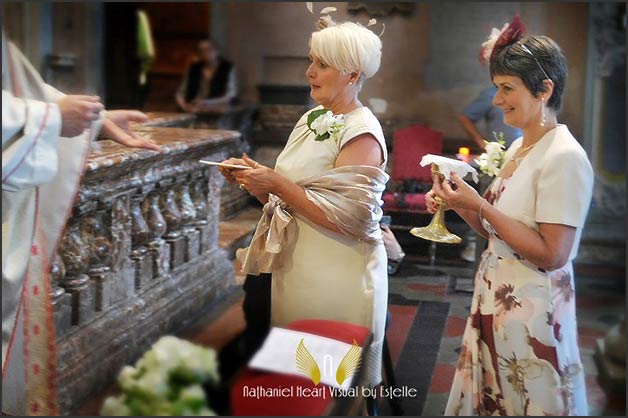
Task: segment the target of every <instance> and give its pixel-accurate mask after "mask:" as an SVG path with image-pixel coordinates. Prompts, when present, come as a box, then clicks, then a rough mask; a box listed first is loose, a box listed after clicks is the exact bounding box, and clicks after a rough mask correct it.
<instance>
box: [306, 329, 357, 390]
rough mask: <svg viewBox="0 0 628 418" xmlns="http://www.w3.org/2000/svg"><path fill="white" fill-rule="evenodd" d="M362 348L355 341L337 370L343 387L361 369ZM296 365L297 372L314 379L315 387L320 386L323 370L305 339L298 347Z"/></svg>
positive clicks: (338, 379) (337, 378)
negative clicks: (306, 344)
mask: <svg viewBox="0 0 628 418" xmlns="http://www.w3.org/2000/svg"><path fill="white" fill-rule="evenodd" d="M360 362H361V358H360V346H359V345H358V343H357V341H356V340H355V339H354V340H353V345H352V346H351V348H350V349H349V351H347V354H345V355H344V357H343V358H342V360H341V361H340V364H339V365H338V369H337V370H336V382H337V383H338V384H339V385H341V386H342V383H343V382H344V381H345V380H346V379H347V378H348V377H350V376H352V375H353V374H355V372H356V371H357V370H358V368H359V367H360ZM296 363H297V370H298V371H299V372H300V373H303V374H304V375H306V376H308V377H309V378H310V379H312V382H314V384H315V385H318V384H319V383H320V381H321V369H320V368H319V367H318V364H317V363H316V360H315V359H314V356H312V353H310V352H309V350H308V349H307V347H306V346H305V344H304V342H303V338H301V342H299V345H298V346H297V351H296Z"/></svg>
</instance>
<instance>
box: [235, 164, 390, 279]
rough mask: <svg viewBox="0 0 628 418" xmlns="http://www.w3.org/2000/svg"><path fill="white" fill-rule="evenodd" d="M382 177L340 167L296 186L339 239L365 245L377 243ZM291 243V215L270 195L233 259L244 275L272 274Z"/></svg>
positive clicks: (294, 228)
mask: <svg viewBox="0 0 628 418" xmlns="http://www.w3.org/2000/svg"><path fill="white" fill-rule="evenodd" d="M387 181H388V174H386V173H385V172H384V171H383V170H381V169H379V168H376V167H370V166H362V165H351V166H343V167H338V168H334V169H331V170H329V171H326V172H324V173H322V174H320V175H317V176H312V177H307V178H305V179H302V180H300V181H298V182H297V184H299V185H300V186H302V187H303V188H304V189H305V195H306V197H307V198H308V199H309V200H310V201H311V202H312V203H314V204H315V205H316V206H318V207H319V208H320V209H321V210H322V211H323V213H324V214H325V216H326V217H327V219H328V220H329V221H330V222H332V223H333V224H334V225H336V226H337V227H338V229H340V231H342V233H343V234H345V235H347V236H349V237H352V238H355V239H356V240H361V241H366V242H373V243H377V242H381V239H382V233H381V229H380V227H379V221H380V219H381V217H382V209H381V203H382V202H381V201H380V197H381V193H382V192H383V191H384V188H385V186H386V182H387ZM296 237H297V225H296V222H295V221H294V219H293V216H292V210H291V208H290V207H288V205H287V204H286V203H285V202H283V201H282V200H281V199H279V198H278V197H277V196H275V195H273V194H270V195H269V197H268V202H267V203H266V204H265V205H264V210H263V213H262V217H261V219H260V220H259V222H258V224H257V229H256V230H255V234H254V235H253V239H252V240H251V245H250V246H249V247H248V248H242V249H239V250H238V251H237V253H236V256H237V258H238V260H239V261H240V262H241V263H242V271H243V272H244V273H247V274H254V275H258V274H260V273H272V271H273V270H274V269H277V268H280V267H281V266H282V265H283V263H284V262H285V258H286V256H287V253H288V252H289V248H291V246H292V245H293V244H294V242H295V240H296Z"/></svg>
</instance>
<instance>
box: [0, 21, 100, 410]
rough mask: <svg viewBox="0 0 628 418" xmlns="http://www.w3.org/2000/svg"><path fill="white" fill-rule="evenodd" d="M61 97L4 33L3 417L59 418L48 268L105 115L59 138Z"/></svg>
mask: <svg viewBox="0 0 628 418" xmlns="http://www.w3.org/2000/svg"><path fill="white" fill-rule="evenodd" d="M62 97H63V93H61V92H60V91H58V90H56V89H55V88H53V87H52V86H50V85H48V84H46V83H45V82H44V81H43V80H42V79H41V77H40V76H39V74H38V73H37V71H36V70H35V69H34V68H33V67H32V65H31V64H30V63H29V62H28V60H27V59H26V58H25V57H24V56H23V55H22V53H21V52H20V51H19V50H18V48H17V47H16V46H15V45H13V44H12V43H11V42H7V40H6V38H5V35H4V32H3V33H2V412H5V413H10V414H14V415H48V414H55V413H56V412H57V410H56V352H55V349H54V342H55V332H54V317H53V312H52V310H51V306H50V295H49V293H50V282H49V268H50V267H49V263H50V257H51V256H52V255H53V254H54V252H55V249H56V246H57V243H58V240H59V238H60V236H61V233H62V230H63V228H64V226H65V223H66V220H67V218H68V216H69V214H70V210H71V208H72V203H73V200H74V196H75V195H76V192H77V190H78V184H79V180H80V178H81V174H82V171H83V166H84V159H85V156H86V155H87V152H88V150H89V144H90V142H91V140H92V138H93V137H94V135H96V134H97V133H98V131H99V129H100V126H101V124H102V119H103V117H104V112H102V114H101V118H100V119H99V120H98V121H96V122H94V124H93V125H92V126H91V128H90V129H88V130H86V131H85V132H83V134H81V135H79V136H77V137H74V138H63V137H60V136H59V135H60V132H61V114H60V111H59V108H58V106H57V105H56V101H57V100H59V99H60V98H62Z"/></svg>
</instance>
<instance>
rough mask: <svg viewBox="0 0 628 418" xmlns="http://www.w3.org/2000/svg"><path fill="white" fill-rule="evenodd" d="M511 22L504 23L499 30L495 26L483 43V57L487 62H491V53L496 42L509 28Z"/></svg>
mask: <svg viewBox="0 0 628 418" xmlns="http://www.w3.org/2000/svg"><path fill="white" fill-rule="evenodd" d="M509 26H510V23H504V27H503V28H502V29H501V30H499V29H497V28H493V29H492V30H491V34H490V35H489V36H488V39H487V40H486V42H483V43H482V59H483V60H484V61H485V62H489V61H490V60H491V55H492V54H493V48H495V43H497V40H498V39H499V37H500V36H502V34H503V33H504V32H505V31H506V29H508V27H509Z"/></svg>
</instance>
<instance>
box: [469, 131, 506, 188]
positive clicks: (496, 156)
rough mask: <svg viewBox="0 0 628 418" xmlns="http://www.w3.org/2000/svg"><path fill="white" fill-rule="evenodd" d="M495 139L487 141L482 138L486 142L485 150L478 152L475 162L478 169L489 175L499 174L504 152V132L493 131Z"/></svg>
mask: <svg viewBox="0 0 628 418" xmlns="http://www.w3.org/2000/svg"><path fill="white" fill-rule="evenodd" d="M493 136H494V137H495V141H492V142H489V141H486V140H484V143H485V144H486V152H484V153H482V154H480V156H479V157H478V158H477V159H476V160H475V162H476V163H477V164H478V165H479V166H480V171H481V172H482V173H484V174H486V175H488V176H490V177H494V176H496V175H498V174H499V171H500V170H501V168H502V164H503V163H504V154H505V152H506V141H504V133H503V132H500V133H499V134H496V133H495V132H493Z"/></svg>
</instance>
